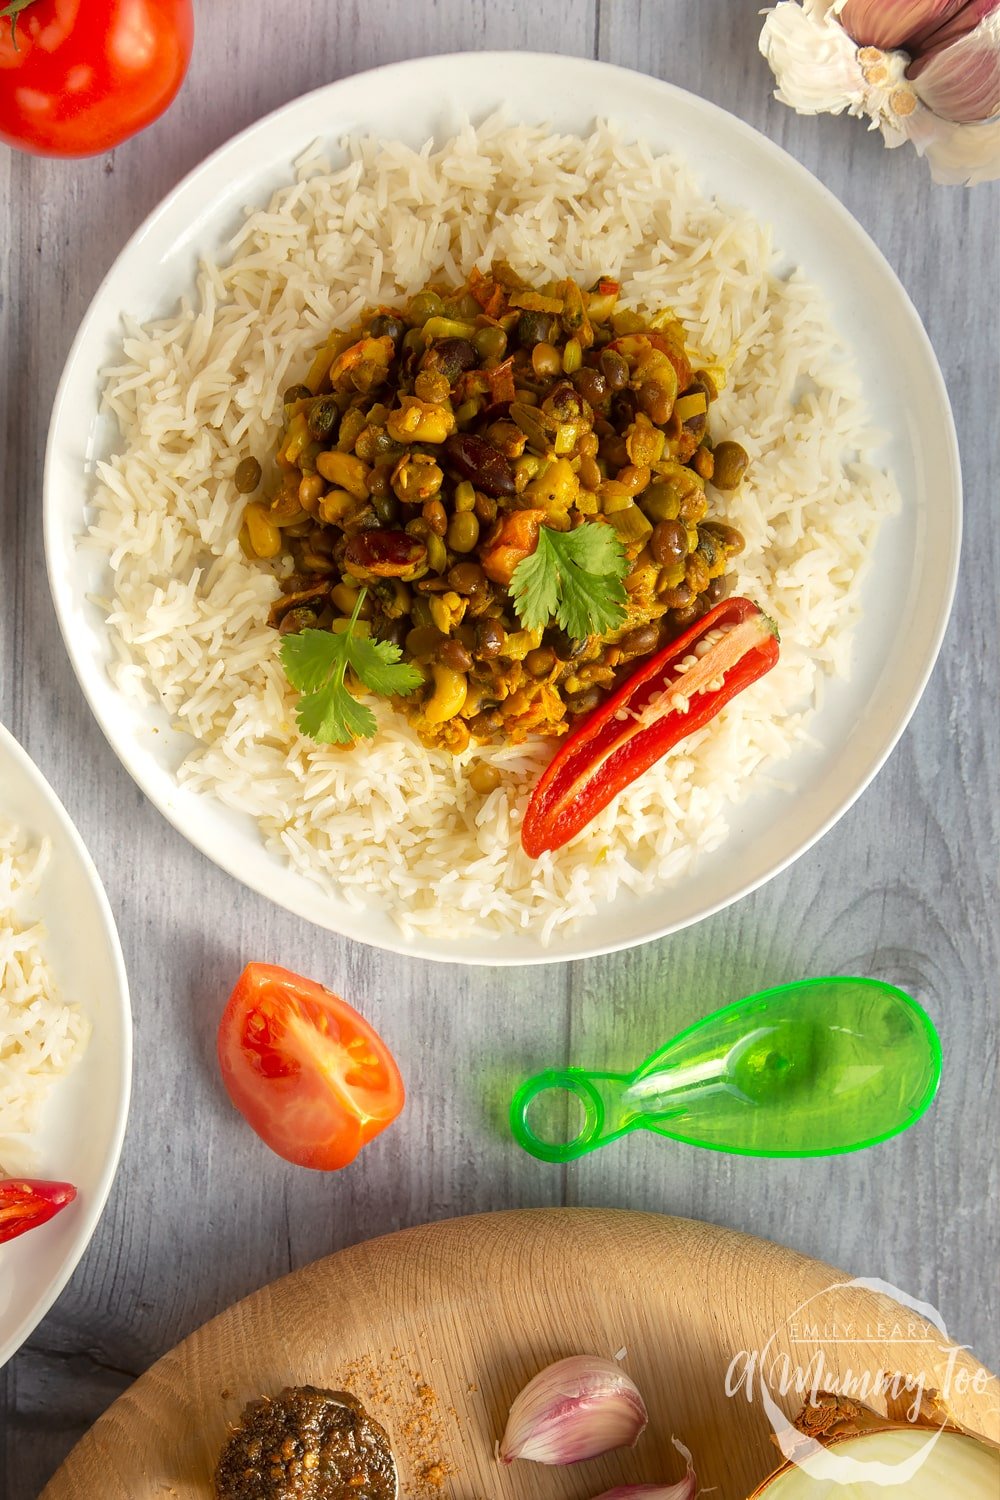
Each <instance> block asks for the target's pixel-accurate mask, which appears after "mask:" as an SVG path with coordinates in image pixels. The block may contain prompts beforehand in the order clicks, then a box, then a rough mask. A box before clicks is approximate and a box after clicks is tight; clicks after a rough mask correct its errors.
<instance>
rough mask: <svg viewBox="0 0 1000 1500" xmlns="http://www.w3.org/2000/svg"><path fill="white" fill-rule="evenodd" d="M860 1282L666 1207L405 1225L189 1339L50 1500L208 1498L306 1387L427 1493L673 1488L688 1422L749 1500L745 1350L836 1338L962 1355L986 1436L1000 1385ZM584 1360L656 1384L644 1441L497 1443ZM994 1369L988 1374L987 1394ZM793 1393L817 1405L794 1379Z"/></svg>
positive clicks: (836, 1342) (831, 1352) (757, 1450)
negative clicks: (249, 1430)
mask: <svg viewBox="0 0 1000 1500" xmlns="http://www.w3.org/2000/svg"><path fill="white" fill-rule="evenodd" d="M846 1280H847V1278H846V1277H845V1276H844V1275H842V1274H841V1273H839V1272H837V1271H834V1270H832V1269H831V1268H830V1267H829V1266H825V1265H822V1264H821V1263H820V1262H818V1261H813V1260H808V1259H806V1258H805V1257H804V1256H801V1255H797V1254H796V1253H795V1252H793V1251H791V1250H786V1249H782V1248H781V1247H780V1246H778V1245H772V1244H770V1243H768V1242H767V1241H764V1240H757V1239H752V1238H750V1237H749V1236H747V1235H742V1234H737V1233H734V1232H733V1231H731V1230H728V1229H719V1228H716V1227H714V1226H712V1225H710V1224H702V1223H696V1222H693V1221H691V1220H687V1219H671V1218H665V1217H661V1216H660V1215H657V1214H639V1213H631V1212H627V1211H615V1210H597V1209H553V1210H547V1209H541V1210H534V1211H527V1212H514V1213H500V1214H483V1215H479V1216H477V1217H475V1218H467V1219H453V1220H450V1221H448V1222H445V1223H440V1224H430V1225H426V1226H423V1227H421V1228H418V1229H409V1230H404V1231H403V1232H402V1233H399V1234H394V1235H389V1236H388V1237H386V1238H384V1239H380V1240H374V1241H371V1242H369V1243H367V1244H362V1245H356V1246H354V1247H353V1248H352V1249H350V1250H344V1251H341V1252H340V1253H339V1254H337V1255H331V1256H329V1257H328V1258H327V1259H325V1260H321V1261H317V1262H316V1263H315V1264H314V1265H311V1266H308V1267H306V1268H305V1269H304V1270H301V1271H296V1272H294V1273H293V1274H292V1275H290V1276H286V1277H285V1278H284V1279H283V1280H281V1281H278V1282H275V1283H274V1284H273V1285H271V1286H267V1287H264V1288H263V1289H262V1290H261V1291H259V1292H256V1293H255V1294H254V1295H253V1296H251V1297H248V1298H246V1300H245V1301H243V1302H240V1303H237V1304H236V1306H234V1307H231V1308H230V1309H229V1310H228V1311H227V1312H224V1313H222V1314H221V1316H219V1317H217V1318H215V1319H214V1320H213V1321H212V1322H210V1323H207V1324H206V1325H205V1326H204V1327H203V1328H201V1329H200V1330H199V1331H198V1332H197V1333H195V1334H192V1336H191V1337H190V1338H188V1339H185V1340H184V1342H183V1343H182V1344H179V1345H178V1346H177V1348H176V1349H174V1350H173V1351H172V1352H171V1353H170V1354H167V1355H166V1356H165V1357H164V1358H163V1359H161V1360H160V1361H159V1362H158V1363H157V1364H156V1365H154V1366H153V1368H152V1369H151V1370H149V1371H148V1372H147V1373H146V1374H145V1375H143V1376H142V1377H141V1379H139V1380H137V1381H136V1383H135V1384H134V1385H133V1386H132V1387H131V1388H130V1389H129V1390H128V1391H127V1392H126V1393H125V1395H124V1396H122V1397H121V1398H120V1399H119V1400H118V1401H116V1402H115V1404H114V1405H113V1406H112V1407H111V1408H110V1409H109V1411H107V1412H106V1413H105V1415H104V1416H103V1417H102V1418H101V1419H100V1421H99V1422H97V1424H96V1425H95V1426H94V1427H93V1428H92V1430H91V1431H90V1432H89V1433H88V1434H87V1436H86V1437H85V1438H84V1439H83V1440H82V1441H81V1442H80V1443H79V1444H78V1445H77V1447H76V1448H75V1449H74V1451H73V1452H72V1454H71V1455H70V1457H69V1458H68V1460H67V1461H66V1463H65V1464H64V1465H63V1467H62V1468H61V1469H60V1470H59V1472H58V1473H57V1474H56V1475H55V1477H54V1478H53V1479H52V1481H51V1482H50V1484H49V1485H48V1487H47V1488H46V1490H45V1491H44V1494H43V1496H42V1500H154V1497H155V1500H207V1497H210V1496H211V1494H212V1485H211V1479H212V1472H213V1468H214V1465H215V1462H216V1459H217V1457H218V1454H219V1451H220V1449H221V1447H222V1444H223V1441H224V1439H225V1437H226V1433H227V1429H228V1427H229V1424H230V1423H231V1422H233V1421H234V1420H235V1419H236V1418H237V1417H238V1416H239V1414H240V1411H241V1410H242V1407H243V1405H244V1403H245V1402H247V1401H248V1400H250V1399H252V1398H254V1397H257V1396H260V1395H262V1394H273V1393H276V1392H278V1391H280V1390H281V1389H282V1387H283V1386H285V1385H288V1384H304V1383H313V1384H317V1385H321V1386H328V1387H332V1388H334V1389H348V1390H353V1391H354V1392H355V1393H356V1394H357V1395H358V1396H359V1397H360V1398H361V1399H362V1400H363V1401H364V1402H365V1404H366V1405H367V1407H368V1409H369V1411H370V1412H371V1413H372V1415H373V1416H375V1417H376V1418H377V1419H378V1420H379V1421H380V1422H381V1423H382V1424H383V1425H384V1426H385V1427H386V1429H387V1430H388V1432H389V1434H390V1436H391V1438H392V1441H393V1447H394V1449H395V1452H396V1455H397V1460H398V1463H399V1471H400V1481H401V1494H402V1495H403V1496H410V1497H417V1500H432V1497H435V1496H439V1497H441V1500H563V1497H565V1500H589V1497H591V1496H595V1495H599V1494H600V1493H601V1492H602V1491H603V1490H605V1489H608V1488H610V1487H611V1486H613V1485H615V1484H621V1483H626V1482H651V1481H656V1480H658V1481H661V1482H667V1481H671V1480H674V1479H677V1478H680V1476H681V1474H682V1472H683V1465H682V1463H681V1460H680V1458H679V1457H678V1455H677V1453H676V1452H675V1451H674V1449H673V1448H672V1446H671V1441H670V1439H671V1436H672V1435H676V1436H677V1437H678V1438H680V1439H682V1440H683V1441H684V1442H685V1443H686V1444H687V1445H688V1447H689V1448H690V1449H691V1450H692V1452H693V1454H694V1456H695V1461H696V1465H697V1470H698V1476H699V1480H700V1482H701V1483H702V1485H704V1486H705V1487H713V1486H714V1487H715V1495H716V1496H717V1497H718V1500H744V1497H745V1496H746V1495H748V1494H749V1493H750V1491H751V1490H752V1489H753V1488H754V1486H755V1485H756V1484H757V1483H758V1482H759V1481H760V1480H761V1479H762V1478H764V1477H765V1476H766V1475H767V1474H768V1473H769V1472H770V1470H771V1469H772V1468H773V1467H774V1466H775V1462H774V1460H775V1450H774V1448H773V1447H772V1445H771V1443H770V1442H769V1434H770V1430H771V1429H770V1427H769V1425H768V1421H767V1418H766V1416H765V1413H764V1410H763V1408H762V1405H761V1402H760V1396H759V1393H758V1392H757V1390H756V1389H755V1391H754V1399H753V1402H752V1403H751V1402H749V1401H748V1400H747V1394H746V1389H745V1388H744V1389H743V1390H741V1391H739V1393H738V1394H736V1395H735V1396H732V1397H729V1396H727V1394H726V1376H727V1370H729V1368H730V1364H731V1361H732V1360H733V1358H734V1356H736V1355H738V1354H739V1352H740V1351H743V1350H745V1351H760V1352H762V1353H763V1354H764V1357H765V1359H766V1360H767V1361H768V1362H770V1360H769V1356H772V1357H773V1356H775V1355H776V1356H780V1355H782V1354H787V1355H788V1356H789V1358H790V1361H791V1363H792V1365H795V1366H801V1367H805V1366H807V1365H808V1364H809V1361H810V1359H815V1357H816V1356H817V1354H818V1353H820V1352H821V1353H822V1357H823V1359H824V1360H825V1367H826V1369H827V1370H828V1371H832V1372H833V1373H834V1374H835V1375H838V1374H839V1375H841V1376H842V1375H843V1373H844V1372H845V1371H846V1370H847V1369H848V1368H850V1369H851V1370H853V1371H855V1372H870V1377H871V1378H874V1376H875V1375H876V1374H877V1373H878V1371H880V1370H890V1371H896V1370H898V1371H901V1372H903V1373H907V1374H923V1375H924V1377H925V1379H926V1380H927V1383H928V1384H937V1385H938V1386H943V1385H944V1383H945V1381H946V1378H947V1375H948V1364H949V1360H950V1359H951V1360H954V1367H953V1370H952V1375H951V1381H950V1386H951V1405H952V1408H953V1410H954V1413H955V1415H956V1416H957V1417H958V1418H959V1420H960V1421H962V1422H964V1423H966V1424H967V1425H968V1426H970V1427H973V1428H977V1429H978V1430H980V1431H984V1432H988V1431H989V1430H990V1425H991V1423H993V1424H995V1421H996V1416H995V1413H996V1410H997V1385H996V1381H995V1378H994V1377H990V1376H988V1374H987V1372H985V1371H983V1370H982V1367H981V1366H980V1365H979V1364H978V1363H977V1361H976V1360H974V1359H973V1358H972V1357H971V1356H969V1355H968V1354H966V1353H964V1352H956V1351H955V1349H954V1346H953V1345H950V1344H949V1343H948V1342H947V1340H943V1339H942V1338H941V1336H940V1335H939V1334H938V1333H937V1331H936V1330H934V1329H929V1328H928V1327H927V1325H926V1324H925V1323H923V1322H922V1321H921V1320H920V1319H919V1318H917V1317H916V1316H915V1315H914V1314H912V1313H910V1312H909V1311H907V1310H905V1309H903V1308H902V1307H901V1306H900V1305H899V1304H898V1303H896V1302H894V1301H891V1300H889V1299H888V1298H887V1297H883V1296H881V1295H878V1294H876V1293H873V1292H871V1291H869V1290H867V1289H863V1288H857V1287H844V1286H843V1285H842V1283H844V1282H845V1281H846ZM838 1284H840V1285H839V1286H838ZM831 1288H834V1290H830V1289H831ZM802 1303H808V1306H807V1307H805V1308H802V1309H801V1310H800V1311H797V1310H798V1309H799V1308H800V1304H802ZM769 1340H772V1343H771V1344H770V1345H769V1344H768V1341H769ZM621 1351H624V1353H623V1354H622V1353H621ZM584 1353H594V1354H600V1355H604V1356H610V1357H613V1356H615V1355H620V1358H621V1364H622V1367H623V1368H624V1369H625V1370H627V1371H628V1373H629V1374H630V1375H631V1376H632V1377H633V1379H635V1380H636V1382H637V1383H638V1385H639V1388H640V1390H641V1391H642V1392H643V1394H644V1396H645V1398H646V1403H647V1405H648V1408H649V1417H650V1421H649V1427H648V1428H647V1430H646V1432H645V1433H644V1435H643V1436H642V1438H641V1439H640V1441H639V1444H638V1445H637V1447H636V1448H635V1449H633V1450H628V1451H622V1452H618V1453H612V1454H608V1455H606V1456H605V1457H604V1458H601V1459H595V1460H593V1461H591V1462H589V1463H585V1464H582V1465H576V1466H573V1467H570V1468H548V1467H543V1466H541V1465H538V1464H531V1463H525V1462H520V1463H515V1464H513V1465H511V1466H510V1467H509V1468H503V1467H501V1466H500V1465H499V1464H498V1463H497V1461H496V1459H495V1457H494V1444H495V1442H496V1439H497V1438H498V1437H499V1436H500V1434H501V1432H502V1431H503V1427H504V1423H505V1420H506V1415H507V1410H508V1407H509V1406H510V1403H511V1401H512V1400H513V1398H514V1396H515V1395H516V1394H517V1392H518V1391H519V1390H520V1388H521V1387H522V1385H524V1383H525V1382H526V1381H527V1380H528V1379H529V1378H530V1377H531V1376H532V1375H534V1374H535V1373H536V1371H538V1370H539V1369H541V1368H542V1366H544V1365H546V1364H548V1363H549V1362H550V1361H551V1360H554V1359H558V1358H560V1357H562V1356H564V1355H567V1354H584ZM744 1363H745V1362H744ZM958 1372H963V1373H962V1375H958ZM977 1372H979V1381H978V1383H979V1384H980V1386H982V1385H983V1384H984V1383H985V1382H986V1381H988V1382H989V1385H988V1388H987V1389H986V1390H985V1391H983V1392H981V1393H978V1394H977V1393H976V1392H975V1391H974V1390H973V1389H972V1388H971V1385H970V1384H969V1382H970V1380H971V1378H972V1377H973V1376H975V1375H976V1374H977ZM959 1386H962V1387H963V1389H962V1390H961V1391H960V1390H959V1389H958V1387H959ZM779 1404H781V1405H782V1406H784V1408H785V1409H786V1410H788V1411H790V1412H792V1411H794V1410H796V1409H797V1408H798V1406H799V1405H800V1401H799V1400H798V1398H797V1396H796V1394H795V1392H794V1391H792V1392H791V1393H790V1394H789V1395H788V1397H787V1399H785V1400H784V1401H781V1402H780V1403H779Z"/></svg>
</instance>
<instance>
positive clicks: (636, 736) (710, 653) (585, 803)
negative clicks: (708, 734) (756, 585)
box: [521, 598, 778, 859]
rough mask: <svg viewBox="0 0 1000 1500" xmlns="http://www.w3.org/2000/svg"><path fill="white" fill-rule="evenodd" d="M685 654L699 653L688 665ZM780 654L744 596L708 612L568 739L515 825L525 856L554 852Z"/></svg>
mask: <svg viewBox="0 0 1000 1500" xmlns="http://www.w3.org/2000/svg"><path fill="white" fill-rule="evenodd" d="M703 643H704V644H705V645H707V649H705V650H704V651H703V652H701V653H700V654H699V653H698V651H697V647H698V646H699V645H702V644H703ZM690 656H695V657H696V658H697V659H696V660H695V661H694V662H692V663H690V664H689V665H688V666H687V667H686V668H685V667H684V666H683V663H684V661H685V659H686V658H688V657H690ZM777 660H778V632H777V628H776V626H775V625H774V623H773V621H771V620H769V619H768V617H767V615H765V614H764V612H763V610H762V609H760V608H759V606H758V605H756V604H754V603H753V602H752V601H751V600H750V599H742V598H735V599H724V600H723V601H722V602H721V603H720V604H717V605H716V606H715V608H714V609H711V610H709V612H708V614H707V615H705V616H703V618H702V619H700V620H697V621H696V622H695V623H694V624H693V625H692V626H691V627H690V629H688V630H686V631H685V632H684V634H683V635H681V636H678V638H677V639H676V640H675V641H671V642H670V644H669V645H668V646H665V647H664V649H663V650H662V651H658V652H657V653H656V655H655V656H652V657H650V658H649V660H648V661H647V662H646V663H645V665H644V666H642V667H640V668H639V670H638V671H637V672H634V673H633V675H632V676H631V677H630V678H629V679H628V680H627V681H626V682H624V683H623V684H622V686H621V687H620V688H619V689H618V691H617V692H616V693H614V694H613V695H612V696H611V697H610V698H609V699H608V700H607V702H606V703H603V704H602V705H601V706H600V707H599V708H597V709H595V710H594V712H593V713H592V714H589V715H588V716H587V718H586V719H585V720H584V721H583V723H582V724H581V725H580V727H579V728H578V729H577V730H575V731H574V733H573V734H571V735H570V737H569V739H568V740H567V741H566V742H565V744H564V745H563V746H562V748H561V749H560V750H559V752H558V753H557V754H556V756H555V757H554V759H553V760H552V761H551V763H550V764H549V765H548V766H547V767H546V769H545V770H544V772H543V773H542V776H541V779H540V781H539V782H538V785H537V786H536V787H535V790H534V792H533V793H532V795H531V800H530V802H529V803H528V808H527V811H526V812H525V815H524V823H523V825H522V828H521V843H522V845H523V846H524V851H525V853H526V854H528V855H530V856H531V857H532V858H533V859H536V858H537V857H538V856H539V855H540V854H543V853H545V851H546V850H549V849H561V848H562V846H563V845H564V844H566V843H568V842H569V840H570V839H571V838H573V837H574V835H576V834H577V833H579V832H580V830H581V829H582V828H585V827H586V826H587V824H588V823H589V822H590V821H591V819H593V818H595V817H596V816H597V814H598V813H599V812H601V811H602V810H603V809H604V808H605V807H607V805H608V803H609V802H610V801H611V800H612V798H613V797H616V796H617V795H618V793H619V792H620V791H621V790H622V789H623V788H624V787H626V786H629V785H630V784H631V782H633V781H635V780H636V779H637V778H638V777H639V776H641V775H642V773H643V772H644V771H648V770H649V767H650V766H652V765H655V763H656V762H657V761H658V760H660V759H662V757H663V756H664V755H666V753H667V751H668V750H671V749H672V748H673V746H674V745H676V744H677V743H678V742H679V741H680V740H682V739H684V738H685V737H686V736H687V735H689V734H693V732H694V731H695V730H696V729H700V728H701V726H702V725H703V724H707V723H708V721H709V719H712V718H714V716H715V715H716V714H717V713H718V712H719V710H720V709H721V708H722V707H723V706H724V705H725V704H726V703H728V702H729V701H730V699H732V698H735V696H736V694H737V693H740V692H742V691H743V689H744V688H745V687H749V686H750V684H751V683H752V682H756V680H757V679H758V677H763V675H764V673H765V672H769V671H770V670H771V668H772V667H773V666H774V664H775V662H776V661H777Z"/></svg>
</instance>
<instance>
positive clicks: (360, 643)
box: [349, 635, 424, 698]
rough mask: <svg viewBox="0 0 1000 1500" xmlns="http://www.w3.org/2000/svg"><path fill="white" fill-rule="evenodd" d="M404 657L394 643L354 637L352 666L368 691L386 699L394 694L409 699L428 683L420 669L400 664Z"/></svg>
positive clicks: (351, 648)
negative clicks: (410, 695)
mask: <svg viewBox="0 0 1000 1500" xmlns="http://www.w3.org/2000/svg"><path fill="white" fill-rule="evenodd" d="M402 654H403V653H402V651H401V650H400V649H399V647H398V646H397V645H395V644H394V643H393V642H392V641H373V640H372V639H371V638H370V637H368V636H364V635H355V636H352V637H351V644H350V658H349V659H350V665H351V666H352V668H353V669H354V671H355V673H356V674H357V676H358V677H359V678H360V679H361V681H362V682H363V683H364V685H365V687H366V688H369V689H370V690H371V691H372V692H373V693H380V694H381V695H382V697H384V698H390V697H392V696H393V695H394V694H398V695H399V697H401V698H406V697H408V696H409V694H410V693H413V692H415V691H416V689H417V688H418V687H420V685H421V683H422V682H423V680H424V679H423V674H422V673H420V672H418V671H417V669H416V667H412V666H410V664H409V662H401V661H400V657H401V656H402Z"/></svg>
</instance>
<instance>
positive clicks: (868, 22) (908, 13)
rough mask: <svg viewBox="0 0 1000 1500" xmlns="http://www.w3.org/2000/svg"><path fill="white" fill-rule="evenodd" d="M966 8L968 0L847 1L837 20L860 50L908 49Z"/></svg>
mask: <svg viewBox="0 0 1000 1500" xmlns="http://www.w3.org/2000/svg"><path fill="white" fill-rule="evenodd" d="M964 5H965V0H846V3H845V4H842V5H840V6H835V7H834V9H835V11H836V14H837V19H838V20H839V21H840V24H841V25H842V26H843V28H844V30H845V31H847V32H848V33H849V34H850V35H851V36H852V37H853V38H854V40H855V41H856V42H857V44H858V46H859V47H905V46H906V44H907V42H908V41H909V40H910V39H911V38H912V37H914V36H916V35H918V34H919V33H921V32H927V31H931V30H933V29H934V28H935V27H937V26H940V25H941V24H942V23H943V22H945V21H947V20H948V19H949V17H951V16H953V15H954V14H955V13H956V11H960V10H961V9H962V7H963V6H964Z"/></svg>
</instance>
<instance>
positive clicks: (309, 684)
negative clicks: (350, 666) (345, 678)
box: [281, 630, 346, 693]
mask: <svg viewBox="0 0 1000 1500" xmlns="http://www.w3.org/2000/svg"><path fill="white" fill-rule="evenodd" d="M345 644H346V637H344V636H337V635H331V633H330V631H329V630H300V631H299V632H298V633H297V634H296V635H286V636H283V637H282V641H281V665H282V666H283V667H284V669H285V676H286V677H287V678H288V680H289V682H290V683H291V684H292V687H293V688H298V690H299V692H300V693H318V692H319V691H320V689H321V688H324V687H326V685H327V683H328V682H329V680H330V675H331V673H332V672H333V671H334V669H335V668H336V667H337V665H338V663H339V660H340V656H341V654H342V652H343V650H344V645H345Z"/></svg>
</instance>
